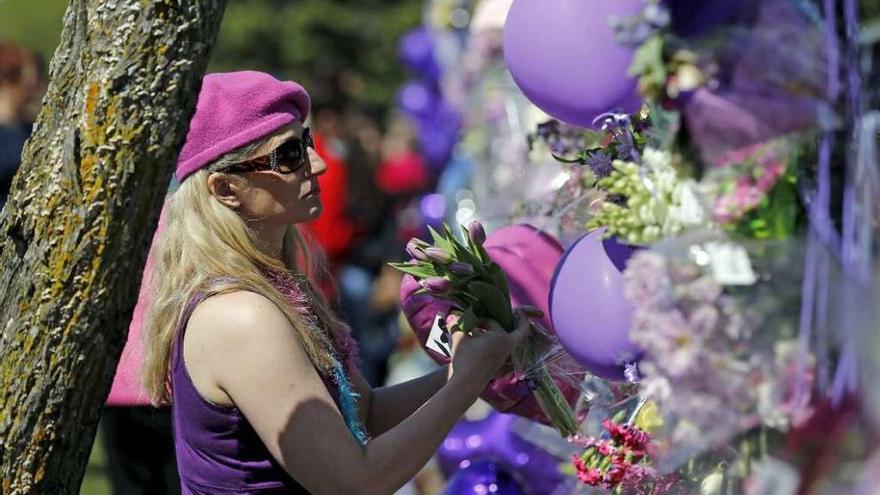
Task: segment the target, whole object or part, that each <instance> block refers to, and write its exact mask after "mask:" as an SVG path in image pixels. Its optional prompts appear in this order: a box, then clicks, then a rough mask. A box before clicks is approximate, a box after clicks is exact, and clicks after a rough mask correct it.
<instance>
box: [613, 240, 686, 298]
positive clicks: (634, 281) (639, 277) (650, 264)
mask: <svg viewBox="0 0 880 495" xmlns="http://www.w3.org/2000/svg"><path fill="white" fill-rule="evenodd" d="M623 281H624V282H623V293H624V295H625V296H626V298H627V299H628V300H629V301H630V302H631V303H633V304H634V305H635V306H636V307H638V308H667V307H670V306H671V305H672V304H673V302H674V300H673V287H672V282H671V281H670V280H669V276H668V273H667V264H666V258H664V257H663V255H661V254H657V253H653V252H650V251H641V252H638V253H636V254H635V255H633V257H632V258H630V261H629V263H628V264H627V267H626V270H625V271H624V272H623Z"/></svg>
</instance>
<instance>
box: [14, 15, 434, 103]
mask: <svg viewBox="0 0 880 495" xmlns="http://www.w3.org/2000/svg"><path fill="white" fill-rule="evenodd" d="M423 4H424V2H423V0H347V1H346V0H234V1H231V2H229V4H228V7H227V8H226V14H225V16H224V18H223V24H222V25H221V27H220V34H219V36H218V40H217V44H216V45H215V47H214V53H213V56H212V58H211V64H210V66H209V69H208V70H210V71H226V70H242V69H255V70H262V71H266V72H270V73H273V74H275V75H276V76H278V77H283V78H287V79H293V80H296V81H299V82H300V83H302V84H303V85H304V86H305V87H306V88H307V89H308V90H309V92H310V93H311V95H312V99H313V100H314V102H315V103H316V104H317V105H324V104H335V105H339V106H342V105H345V104H347V103H349V102H352V101H356V102H358V103H360V104H363V105H367V106H369V107H371V108H375V109H379V110H383V109H385V108H387V107H388V106H389V105H391V104H392V103H393V101H394V94H395V92H396V91H397V88H398V87H399V86H400V84H401V83H402V82H403V80H404V79H405V77H406V74H405V71H404V68H403V67H402V66H401V64H400V62H399V61H398V56H397V43H398V40H399V38H400V37H401V35H403V33H405V32H406V31H408V30H410V29H412V28H414V27H416V26H418V25H419V23H420V22H421V15H422V7H423ZM66 7H67V2H65V1H63V0H39V1H36V2H34V1H28V0H0V40H13V41H17V42H19V43H21V44H23V45H25V46H27V47H30V48H32V49H34V50H35V51H37V52H38V53H39V54H40V55H41V56H42V57H43V58H44V59H45V60H46V61H47V62H48V61H49V60H50V59H51V57H52V54H53V53H54V51H55V48H56V47H57V46H58V40H59V37H60V33H61V23H62V18H63V15H64V10H65V9H66Z"/></svg>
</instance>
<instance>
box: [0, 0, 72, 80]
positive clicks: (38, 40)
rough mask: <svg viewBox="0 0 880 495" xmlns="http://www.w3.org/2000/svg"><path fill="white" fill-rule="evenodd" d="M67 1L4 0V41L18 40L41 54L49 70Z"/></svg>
mask: <svg viewBox="0 0 880 495" xmlns="http://www.w3.org/2000/svg"><path fill="white" fill-rule="evenodd" d="M65 9H67V2H66V1H64V0H39V1H37V2H34V1H29V0H5V1H4V0H0V41H15V42H17V43H20V44H22V45H24V46H26V47H28V48H30V49H31V50H34V51H35V52H37V53H38V54H39V55H40V57H42V58H43V60H44V61H45V62H46V64H47V67H48V63H49V60H51V59H52V54H53V53H55V48H57V47H58V41H59V40H60V39H61V21H62V19H63V18H64V10H65Z"/></svg>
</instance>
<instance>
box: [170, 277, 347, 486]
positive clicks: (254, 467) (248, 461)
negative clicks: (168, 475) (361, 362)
mask: <svg viewBox="0 0 880 495" xmlns="http://www.w3.org/2000/svg"><path fill="white" fill-rule="evenodd" d="M285 295H288V296H289V294H285ZM202 300H204V296H202V295H198V296H196V297H194V298H193V299H192V300H191V301H190V302H189V304H188V305H187V307H186V308H185V310H184V313H183V315H181V316H182V317H181V319H180V326H179V327H178V328H177V335H176V337H175V343H174V346H173V348H172V357H171V383H172V404H171V409H172V420H173V425H174V444H175V449H176V451H177V467H178V471H179V472H180V483H181V491H182V494H183V495H202V494H233V493H235V494H247V495H276V494H308V491H306V490H305V489H304V488H303V487H302V486H300V485H299V483H297V482H296V481H295V480H293V478H291V477H290V476H289V475H288V474H287V472H286V471H284V469H283V468H282V467H281V466H280V465H278V463H277V462H276V461H275V459H274V458H273V457H272V455H271V454H270V453H269V451H268V450H267V449H266V446H265V445H264V444H263V441H262V440H261V439H260V437H259V436H258V435H257V433H256V432H255V431H254V429H253V428H252V427H251V425H250V423H249V422H248V421H247V419H246V418H245V417H244V415H243V414H242V413H241V411H239V410H238V409H237V408H230V407H222V406H218V405H216V404H212V403H210V402H208V401H207V400H205V399H204V398H203V397H202V396H201V394H199V392H198V390H196V388H195V385H194V384H193V382H192V379H191V378H190V375H189V372H188V371H187V369H186V363H185V362H184V359H183V354H182V349H183V336H184V330H185V329H186V325H187V322H188V320H189V317H190V315H191V314H192V312H193V310H195V307H196V306H197V305H198V304H199V303H200V302H202ZM335 346H336V350H337V353H338V355H339V357H340V358H341V359H340V360H341V361H342V362H343V363H345V364H346V368H347V369H348V370H350V369H352V368H351V367H352V366H356V359H357V347H356V346H357V344H356V343H355V342H354V341H353V339H351V338H350V337H347V338H346V339H344V340H338V341H337V342H335ZM321 378H322V380H323V381H324V384H325V386H326V387H327V390H328V391H329V392H330V394H331V396H333V399H334V401H336V402H337V407H338V406H339V398H338V392H337V389H336V387H335V386H334V385H333V383H332V381H331V379H330V378H327V377H324V376H322V377H321Z"/></svg>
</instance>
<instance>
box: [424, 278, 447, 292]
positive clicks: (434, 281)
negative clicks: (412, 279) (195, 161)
mask: <svg viewBox="0 0 880 495" xmlns="http://www.w3.org/2000/svg"><path fill="white" fill-rule="evenodd" d="M419 284H420V285H421V286H422V287H424V288H425V289H427V291H428V292H430V293H431V294H433V295H435V296H445V295H447V294H449V292H450V291H451V290H452V282H450V281H449V280H448V279H445V278H443V277H429V278H426V279H423V280H421V281H420V282H419Z"/></svg>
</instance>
